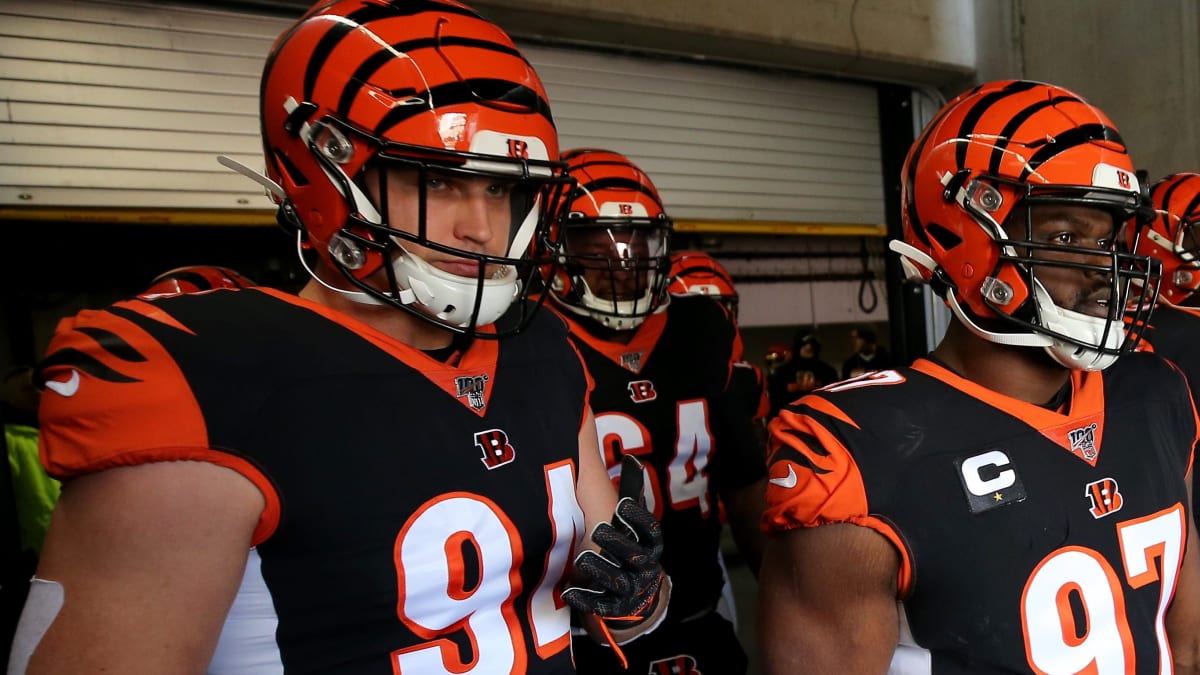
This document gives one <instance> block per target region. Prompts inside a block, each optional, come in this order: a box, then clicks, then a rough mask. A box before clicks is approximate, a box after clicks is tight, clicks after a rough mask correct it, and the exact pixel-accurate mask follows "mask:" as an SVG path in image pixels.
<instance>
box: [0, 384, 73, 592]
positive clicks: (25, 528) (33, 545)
mask: <svg viewBox="0 0 1200 675" xmlns="http://www.w3.org/2000/svg"><path fill="white" fill-rule="evenodd" d="M33 374H34V369H33V368H32V367H31V366H20V367H17V368H14V369H13V370H10V371H9V372H8V373H7V374H6V375H5V376H4V401H3V406H4V409H3V411H2V412H0V418H2V419H3V420H4V440H5V443H6V444H7V446H8V465H9V470H10V471H11V472H12V486H13V496H14V498H15V500H16V509H17V523H18V524H19V526H20V533H21V549H22V550H23V551H24V552H25V553H26V554H27V555H30V556H32V558H33V559H34V560H36V559H37V556H39V555H41V552H42V542H43V541H44V540H45V539H46V528H47V527H49V525H50V514H51V513H52V512H53V511H54V504H55V503H56V502H57V501H58V495H59V483H58V481H56V480H54V479H53V478H51V477H50V476H49V475H47V474H46V470H45V469H44V468H43V467H42V463H41V461H40V460H39V459H38V419H37V411H38V400H39V398H40V397H41V392H40V391H39V390H38V389H37V387H36V386H35V385H34V382H33ZM50 386H61V385H59V384H58V383H51V385H50ZM31 569H32V568H31Z"/></svg>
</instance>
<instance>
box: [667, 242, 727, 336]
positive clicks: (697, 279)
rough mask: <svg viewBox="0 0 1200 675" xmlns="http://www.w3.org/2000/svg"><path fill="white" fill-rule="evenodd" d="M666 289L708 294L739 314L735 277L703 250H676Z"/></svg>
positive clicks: (687, 293)
mask: <svg viewBox="0 0 1200 675" xmlns="http://www.w3.org/2000/svg"><path fill="white" fill-rule="evenodd" d="M667 292H668V293H670V294H672V295H707V296H709V297H710V298H712V299H713V300H716V301H717V302H719V303H721V305H722V306H723V307H725V309H726V310H728V311H729V315H730V316H732V317H733V318H735V319H736V318H737V312H738V292H737V289H736V288H734V285H733V277H731V276H729V272H728V271H726V270H725V268H724V267H722V266H721V263H719V262H717V261H716V259H715V258H713V257H712V256H711V255H709V254H707V253H705V252H704V251H692V250H687V251H675V252H674V253H672V254H671V280H670V282H669V283H668V284H667Z"/></svg>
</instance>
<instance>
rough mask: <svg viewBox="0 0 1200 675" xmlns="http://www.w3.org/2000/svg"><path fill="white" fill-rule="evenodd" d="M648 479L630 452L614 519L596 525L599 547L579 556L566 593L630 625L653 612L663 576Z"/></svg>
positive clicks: (589, 609)
mask: <svg viewBox="0 0 1200 675" xmlns="http://www.w3.org/2000/svg"><path fill="white" fill-rule="evenodd" d="M643 482H644V480H643V476H642V464H641V462H639V461H638V460H637V459H636V458H635V457H633V456H632V455H625V457H624V458H623V459H622V460H621V483H620V487H619V489H618V501H617V509H616V512H615V513H614V514H613V520H612V523H611V524H610V523H600V524H599V525H597V526H596V527H595V529H593V530H592V541H593V542H595V544H596V546H598V547H599V549H600V550H599V551H591V550H587V551H584V552H583V553H580V554H579V556H578V557H576V558H575V579H576V581H577V583H576V584H574V585H572V586H570V587H569V588H567V589H566V590H565V591H563V594H562V597H563V600H565V601H566V602H567V603H568V604H569V605H571V606H572V607H574V608H575V609H576V610H578V611H580V612H584V613H589V614H595V615H597V616H600V617H604V618H605V619H615V620H618V621H619V622H621V623H626V622H628V625H633V624H636V623H637V622H639V621H641V620H642V619H644V618H646V617H647V616H649V615H650V614H651V613H652V612H653V610H654V608H655V604H656V600H657V596H658V593H659V589H660V587H661V586H662V581H663V577H664V575H663V571H662V567H661V566H660V565H659V564H658V561H659V558H661V557H662V551H663V539H662V527H661V526H660V525H659V523H658V521H657V520H655V518H654V515H653V514H652V513H650V512H649V511H647V510H646V507H645V497H644V495H643V494H642V484H643ZM616 627H619V626H614V628H616Z"/></svg>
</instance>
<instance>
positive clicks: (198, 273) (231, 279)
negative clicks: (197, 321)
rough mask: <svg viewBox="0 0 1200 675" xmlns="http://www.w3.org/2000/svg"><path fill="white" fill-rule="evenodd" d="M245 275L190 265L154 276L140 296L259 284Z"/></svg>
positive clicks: (147, 296) (211, 267)
mask: <svg viewBox="0 0 1200 675" xmlns="http://www.w3.org/2000/svg"><path fill="white" fill-rule="evenodd" d="M257 285H258V284H256V283H254V282H253V281H251V280H250V279H248V278H246V277H245V276H243V275H241V274H239V273H238V272H235V271H234V270H231V269H229V268H228V267H217V266H215V265H188V266H186V267H176V268H175V269H173V270H167V271H166V272H163V273H162V274H160V275H158V276H156V277H154V279H153V280H151V281H150V286H149V288H147V289H146V290H144V291H142V293H141V295H140V296H139V297H142V298H151V297H158V296H163V295H178V294H180V293H200V292H202V291H211V290H215V289H218V288H232V289H241V288H251V287H253V286H257Z"/></svg>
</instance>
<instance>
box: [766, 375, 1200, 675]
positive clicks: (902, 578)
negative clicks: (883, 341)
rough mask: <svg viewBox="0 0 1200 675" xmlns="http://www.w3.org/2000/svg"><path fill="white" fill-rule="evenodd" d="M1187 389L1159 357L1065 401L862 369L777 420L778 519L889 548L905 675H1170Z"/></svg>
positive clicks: (774, 492) (1189, 420) (1190, 414)
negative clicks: (1168, 641) (856, 531)
mask: <svg viewBox="0 0 1200 675" xmlns="http://www.w3.org/2000/svg"><path fill="white" fill-rule="evenodd" d="M1188 400H1189V399H1188V397H1187V392H1186V388H1185V383H1184V378H1183V377H1182V376H1180V374H1179V372H1178V371H1177V370H1176V369H1175V368H1173V367H1172V366H1171V365H1170V364H1168V363H1167V362H1165V361H1163V360H1162V359H1158V358H1155V357H1153V356H1150V355H1147V354H1132V355H1128V356H1124V357H1122V358H1121V360H1120V361H1118V362H1117V363H1116V364H1115V365H1113V366H1112V367H1110V368H1108V369H1107V370H1105V371H1103V372H1092V373H1085V372H1083V371H1075V372H1074V373H1073V374H1072V395H1071V400H1070V403H1069V408H1068V409H1067V411H1066V412H1065V413H1059V412H1055V411H1052V410H1048V409H1046V408H1042V407H1040V406H1036V405H1032V404H1028V403H1025V402H1023V401H1018V400H1015V399H1011V398H1008V397H1005V396H1002V395H1000V394H997V393H996V392H993V391H990V390H988V389H985V388H983V387H980V386H979V385H977V384H975V383H973V382H970V381H968V380H965V379H963V378H961V377H959V376H957V375H955V374H954V373H951V372H950V371H948V370H947V369H945V368H943V367H941V366H939V365H937V364H935V363H933V362H932V361H928V360H924V359H922V360H918V361H917V362H916V363H915V364H914V365H913V367H911V368H903V369H899V370H888V371H879V372H874V373H868V374H866V375H863V376H861V377H859V378H855V379H852V380H848V381H844V382H840V383H836V384H834V385H830V386H828V387H826V388H824V389H823V390H819V391H817V392H815V393H814V394H811V395H809V396H806V397H804V398H803V399H801V400H799V401H797V402H796V403H794V404H792V405H790V406H788V407H786V408H784V410H783V411H782V412H781V413H780V415H779V417H777V418H776V420H775V421H774V422H772V425H771V444H772V448H771V464H770V473H771V477H770V479H769V482H770V484H769V486H768V489H767V500H768V503H769V508H768V511H767V514H766V517H765V522H766V523H767V524H768V529H769V530H772V531H781V530H786V529H790V528H794V527H808V526H817V525H821V524H823V523H830V522H851V523H856V524H859V525H862V526H865V527H869V528H873V529H875V530H876V531H878V532H879V533H880V534H882V535H883V536H885V537H887V538H888V539H889V540H890V541H892V542H893V543H894V545H895V546H896V548H897V550H898V551H899V552H900V555H901V559H902V562H901V569H900V575H899V579H898V584H899V588H900V598H898V600H900V601H901V602H902V603H903V604H902V619H903V620H902V625H901V640H900V644H899V645H898V646H897V649H896V653H895V657H894V660H893V663H892V668H893V669H892V671H891V672H893V673H926V674H928V673H932V674H934V675H965V674H967V673H975V674H978V673H1018V672H1021V673H1023V672H1044V673H1067V672H1071V673H1073V672H1090V671H1089V667H1095V666H1089V664H1093V663H1094V664H1099V665H1098V667H1097V670H1096V672H1122V673H1133V672H1137V673H1158V672H1160V667H1162V664H1164V663H1166V662H1168V661H1169V659H1170V657H1169V655H1168V652H1167V648H1166V645H1165V644H1164V640H1165V638H1164V637H1163V630H1162V616H1163V613H1164V611H1165V609H1166V607H1167V605H1168V603H1169V602H1170V600H1171V597H1172V594H1173V592H1174V587H1175V581H1176V574H1177V572H1178V570H1179V565H1180V563H1181V560H1182V556H1183V546H1184V541H1185V536H1186V532H1187V529H1186V528H1187V525H1186V523H1187V520H1186V512H1185V504H1186V483H1185V481H1184V476H1185V475H1186V473H1187V471H1188V470H1189V467H1190V463H1191V458H1192V448H1193V447H1194V444H1195V442H1196V438H1197V421H1196V413H1195V411H1194V409H1193V407H1192V406H1191V405H1190V404H1189V402H1188ZM801 573H803V572H802V571H801ZM1169 670H1170V667H1169V666H1166V668H1165V669H1164V670H1162V672H1169Z"/></svg>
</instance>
